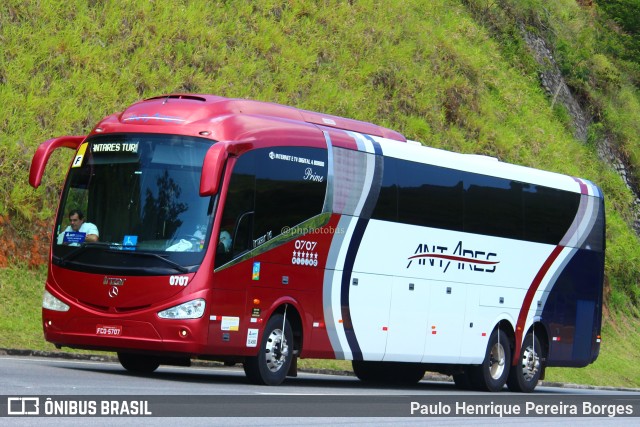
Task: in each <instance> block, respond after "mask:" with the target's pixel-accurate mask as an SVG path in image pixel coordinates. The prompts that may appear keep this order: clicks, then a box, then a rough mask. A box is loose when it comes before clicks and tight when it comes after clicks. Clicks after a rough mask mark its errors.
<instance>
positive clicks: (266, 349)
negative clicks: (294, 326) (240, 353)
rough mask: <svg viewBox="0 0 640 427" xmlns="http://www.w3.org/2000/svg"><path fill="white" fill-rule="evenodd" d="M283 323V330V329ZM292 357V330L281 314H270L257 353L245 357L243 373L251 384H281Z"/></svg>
mask: <svg viewBox="0 0 640 427" xmlns="http://www.w3.org/2000/svg"><path fill="white" fill-rule="evenodd" d="M283 325H284V331H283ZM292 358H293V332H292V331H291V326H290V325H289V323H285V322H284V316H282V314H276V315H274V316H272V317H271V318H270V319H269V321H268V322H267V326H266V327H265V328H264V333H263V335H262V340H261V341H260V347H259V349H258V355H257V356H252V357H247V358H246V359H245V361H244V373H245V374H246V375H247V378H248V379H249V381H250V382H252V383H253V384H258V385H278V384H281V383H282V382H283V381H284V379H285V378H286V376H287V372H289V368H290V366H291V360H292Z"/></svg>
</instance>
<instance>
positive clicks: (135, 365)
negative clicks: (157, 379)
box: [118, 353, 160, 374]
mask: <svg viewBox="0 0 640 427" xmlns="http://www.w3.org/2000/svg"><path fill="white" fill-rule="evenodd" d="M118 360H119V361H120V364H121V365H122V367H123V368H124V369H126V370H127V371H129V372H134V373H136V374H150V373H152V372H153V371H155V370H156V369H158V366H160V362H159V361H158V359H157V358H156V357H153V356H148V355H144V354H134V353H118Z"/></svg>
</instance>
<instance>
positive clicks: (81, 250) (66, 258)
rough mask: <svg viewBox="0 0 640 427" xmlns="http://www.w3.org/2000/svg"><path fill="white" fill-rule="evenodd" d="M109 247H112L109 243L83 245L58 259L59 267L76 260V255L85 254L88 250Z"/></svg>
mask: <svg viewBox="0 0 640 427" xmlns="http://www.w3.org/2000/svg"><path fill="white" fill-rule="evenodd" d="M111 246H112V245H111V243H104V242H91V243H83V244H82V245H81V246H80V247H78V248H77V249H74V250H73V251H71V252H69V253H68V254H66V255H63V256H61V257H58V258H60V265H65V263H67V262H69V261H71V260H72V259H75V258H77V257H78V255H80V254H82V253H84V252H86V250H87V249H89V248H110V247H111Z"/></svg>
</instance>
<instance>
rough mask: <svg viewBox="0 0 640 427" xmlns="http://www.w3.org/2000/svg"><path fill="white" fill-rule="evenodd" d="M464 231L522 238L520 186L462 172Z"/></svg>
mask: <svg viewBox="0 0 640 427" xmlns="http://www.w3.org/2000/svg"><path fill="white" fill-rule="evenodd" d="M464 181H465V182H464V189H465V200H464V203H465V205H464V231H465V232H468V233H476V234H487V235H490V236H498V237H506V238H509V239H521V238H522V228H523V220H522V184H520V183H519V182H517V181H510V180H506V179H501V178H495V177H491V176H486V175H477V174H470V173H465V178H464Z"/></svg>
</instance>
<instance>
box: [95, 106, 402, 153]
mask: <svg viewBox="0 0 640 427" xmlns="http://www.w3.org/2000/svg"><path fill="white" fill-rule="evenodd" d="M232 115H250V116H258V117H262V118H266V119H278V120H282V121H289V122H290V123H292V124H294V122H298V123H299V124H302V123H309V124H315V125H321V126H325V127H330V128H335V129H341V130H349V131H354V132H358V133H362V134H367V135H372V136H379V137H383V138H387V139H392V140H395V141H401V142H406V140H407V139H406V138H405V137H404V136H403V135H402V134H400V133H399V132H396V131H394V130H391V129H388V128H385V127H382V126H378V125H375V124H372V123H367V122H362V121H359V120H353V119H347V118H344V117H339V116H333V115H329V114H322V113H317V112H313V111H308V110H302V109H299V108H295V107H289V106H285V105H281V104H275V103H271V102H262V101H254V100H249V99H238V98H225V97H221V96H215V95H203V94H169V95H162V96H156V97H153V98H148V99H145V100H142V101H139V102H136V103H135V104H133V105H131V106H129V107H128V108H127V109H126V110H124V111H123V112H122V113H120V114H115V115H112V116H109V117H107V118H105V119H104V120H103V121H102V122H101V123H100V124H98V126H97V127H96V129H97V132H100V131H102V130H104V128H105V127H107V128H111V129H110V131H114V130H115V129H114V127H118V128H119V127H122V126H125V127H128V126H127V125H134V126H135V125H156V126H157V125H161V126H162V125H164V126H177V127H184V126H189V125H196V126H197V124H205V123H211V122H212V121H215V120H216V119H220V118H223V117H228V116H232ZM118 125H119V126H118ZM203 129H204V128H203ZM122 130H124V129H122ZM131 130H132V129H131V128H128V129H127V131H131ZM167 131H168V129H167Z"/></svg>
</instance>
